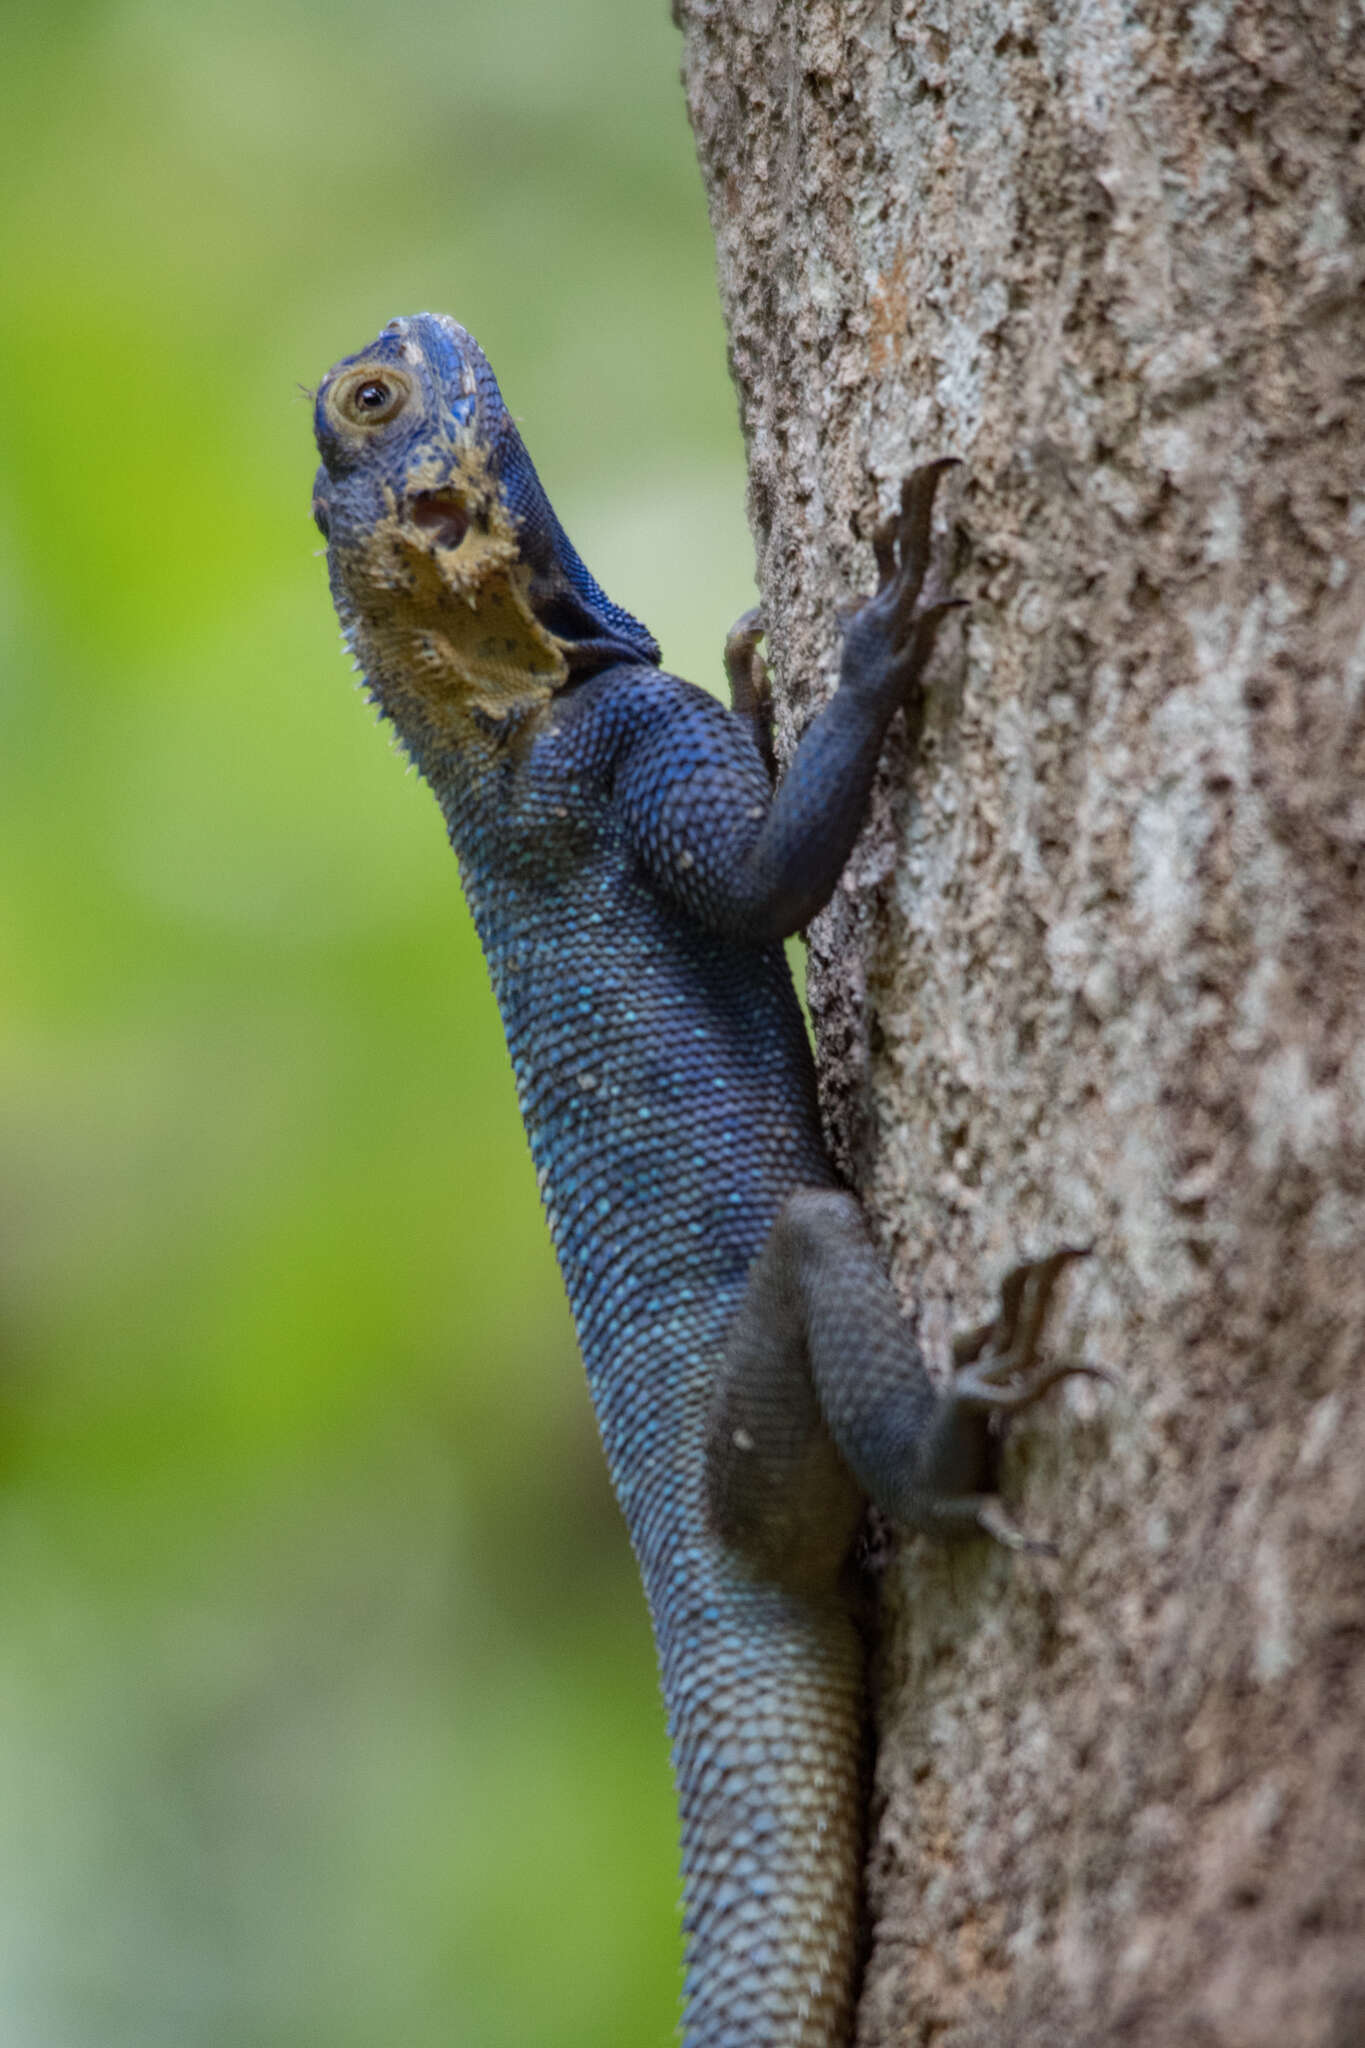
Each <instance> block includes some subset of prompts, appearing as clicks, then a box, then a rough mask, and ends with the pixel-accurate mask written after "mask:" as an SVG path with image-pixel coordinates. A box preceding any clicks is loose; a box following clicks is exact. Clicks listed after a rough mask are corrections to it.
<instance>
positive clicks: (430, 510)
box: [408, 491, 469, 548]
mask: <svg viewBox="0 0 1365 2048" xmlns="http://www.w3.org/2000/svg"><path fill="white" fill-rule="evenodd" d="M408 517H409V519H410V520H411V521H412V523H413V525H414V526H416V527H418V528H420V530H421V531H422V532H423V533H426V534H430V536H431V538H432V539H433V540H434V541H435V543H436V545H437V547H438V548H457V547H458V546H459V545H460V542H461V541H462V540H463V539H464V537H465V535H466V534H467V533H468V531H469V514H468V512H467V511H466V510H465V508H464V506H463V505H462V504H461V503H460V501H459V499H458V498H457V497H456V496H455V494H454V492H453V491H416V492H414V494H413V496H412V497H411V498H410V499H409V500H408Z"/></svg>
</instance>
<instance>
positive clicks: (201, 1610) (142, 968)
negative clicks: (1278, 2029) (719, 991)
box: [0, 0, 752, 2048]
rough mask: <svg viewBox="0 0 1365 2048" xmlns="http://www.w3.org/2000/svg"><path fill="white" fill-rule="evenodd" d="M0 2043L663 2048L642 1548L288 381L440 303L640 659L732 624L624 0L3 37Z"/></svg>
mask: <svg viewBox="0 0 1365 2048" xmlns="http://www.w3.org/2000/svg"><path fill="white" fill-rule="evenodd" d="M4 21H5V32H6V33H5V46H6V62H5V66H4V81H3V85H0V94H3V100H4V118H3V124H0V151H2V152H3V156H4V179H5V192H6V198H7V209H6V211H7V216H8V220H7V226H6V228H5V230H4V233H5V237H6V242H7V247H6V250H5V256H6V262H5V277H6V282H7V289H6V292H5V295H4V300H3V304H2V305H0V351H2V352H3V375H4V379H5V383H6V387H7V389H8V391H9V393H10V397H11V403H10V404H9V405H8V406H7V408H6V426H7V429H8V431H7V435H6V437H5V452H4V457H3V461H4V471H3V479H2V480H0V543H3V557H2V559H3V571H2V572H0V633H2V634H3V638H4V641H5V654H6V660H5V663H4V681H3V695H2V696H0V805H3V816H4V832H3V847H2V850H0V991H2V992H0V1143H2V1145H3V1153H2V1155H0V1205H2V1207H0V1286H2V1288H3V1292H2V1294H0V1319H2V1321H0V1338H2V1340H3V1377H2V1378H0V1453H2V1458H0V1546H3V1557H2V1558H0V1805H2V1806H3V1810H4V1812H5V1815H6V1825H5V1827H4V1829H3V1831H2V1832H0V1929H2V1930H3V1934H2V1937H0V2012H2V2013H3V2014H4V2021H3V2038H4V2040H5V2042H6V2043H7V2044H10V2048H125V2044H127V2048H132V2044H137V2048H161V2044H166V2048H171V2044H174V2048H191V2044H192V2048H218V2044H222V2048H265V2044H280V2048H286V2044H287V2048H309V2044H312V2043H317V2044H319V2048H321V2044H326V2048H351V2044H355V2048H362V2044H364V2048H392V2044H394V2043H397V2042H402V2043H403V2044H404V2048H422V2044H424V2043H432V2044H436V2043H440V2044H442V2048H450V2044H452V2043H457V2044H459V2048H500V2044H508V2048H511V2044H517V2048H524V2044H526V2043H528V2042H533V2043H535V2044H536V2048H588V2044H592V2048H602V2044H603V2043H610V2042H616V2041H622V2042H625V2041H629V2042H632V2043H640V2044H645V2043H648V2042H651V2041H654V2042H658V2043H660V2044H662V2043H664V2042H665V2041H667V2040H668V2038H669V2036H670V2031H671V2028H672V2024H673V2019H674V2014H675V2010H676V1996H677V1957H676V1950H677V1936H676V1926H675V1918H674V1899H675V1894H676V1877H675V1849H674V1824H673V1814H672V1799H671V1790H670V1786H669V1782H668V1774H667V1766H666V1757H665V1747H664V1737H663V1727H662V1714H661V1711H660V1708H659V1706H658V1704H657V1700H656V1696H655V1680H654V1670H653V1657H652V1651H651V1648H650V1644H649V1638H648V1631H647V1626H646V1622H645V1617H644V1612H643V1607H642V1603H641V1599H640V1595H639V1592H638V1590H637V1587H636V1583H635V1577H634V1569H633V1566H632V1564H631V1561H630V1558H629V1554H628V1551H627V1548H626V1544H625V1539H624V1534H623V1531H622V1529H621V1526H620V1523H619V1520H618V1517H617V1515H616V1511H615V1508H614V1506H613V1504H612V1502H611V1499H610V1496H609V1494H608V1492H607V1489H606V1483H605V1479H604V1477H603V1473H602V1469H601V1463H600V1458H599V1455H598V1451H597V1447H596V1439H595V1433H594V1429H593V1424H592V1419H591V1413H590V1411H589V1409H588V1406H587V1400H586V1395H585V1393H584V1391H583V1388H582V1385H581V1373H580V1370H579V1367H578V1364H577V1360H576V1357H575V1352H574V1344H573V1337H572V1331H571V1329H570V1327H569V1323H568V1318H567V1313H566V1311H565V1309H564V1307H563V1305H562V1302H561V1298H560V1292H559V1285H558V1280H557V1277H556V1274H555V1271H554V1266H553V1261H552V1258H551V1255H550V1251H549V1247H548V1243H547V1240H546V1237H545V1233H544V1228H543V1225H542V1222H541V1219H540V1214H539V1210H538V1207H537V1204H536V1198H535V1190H534V1185H533V1180H532V1175H531V1172H530V1168H529V1163H528V1161H527V1158H526V1156H525V1152H524V1146H523V1140H522V1137H521V1131H520V1127H519V1124H518V1122H517V1117H516V1109H515V1102H514V1098H513V1093H512V1088H511V1082H510V1076H509V1073H508V1070H507V1065H506V1059H505V1055H504V1052H503V1048H502V1042H501V1037H500V1034H499V1031H498V1025H497V1020H496V1016H495V1014H494V1010H493V1004H492V1000H491V997H490V996H489V994H488V991H487V988H486V984H485V980H484V974H483V968H482V963H481V961H480V959H479V956H478V952H477V949H476V946H475V942H474V938H473V934H472V932H471V929H470V926H469V923H468V920H467V917H466V915H465V913H464V909H463V906H462V904H461V901H460V898H459V891H458V886H457V879H456V871H455V867H454V863H453V862H452V860H451V858H450V856H449V853H448V850H447V849H446V846H445V842H444V837H443V833H442V828H441V823H440V819H439V816H438V814H437V811H436V807H435V805H434V804H433V802H432V801H431V799H430V797H429V796H428V794H427V793H426V791H425V790H424V789H423V788H422V787H421V786H420V785H419V784H418V783H417V781H416V780H415V778H413V777H412V776H410V775H405V774H404V772H403V768H402V765H401V763H400V761H399V760H398V759H397V758H396V757H395V755H394V753H393V750H392V748H391V747H390V745H389V744H388V742H387V741H386V739H385V738H384V736H383V735H382V734H381V733H380V732H379V731H378V730H376V728H375V723H374V718H373V714H372V712H371V711H370V710H369V709H368V707H367V706H366V705H365V704H364V702H363V700H362V699H361V697H360V696H359V694H358V693H357V692H356V691H355V690H354V689H353V688H352V687H351V678H350V675H349V671H348V669H347V667H346V664H345V662H344V660H343V657H342V655H341V654H340V652H339V649H338V643H337V634H336V630H335V626H334V624H333V621H332V618H331V613H330V609H329V606H328V602H327V596H326V588H325V580H324V574H323V568H322V565H321V563H320V561H319V560H318V559H317V540H316V535H315V534H314V532H313V530H312V527H311V525H310V523H309V519H308V503H309V485H310V481H311V476H312V470H313V455H312V449H311V444H310V437H309V414H308V407H307V404H306V402H305V401H304V400H303V399H302V398H301V397H300V396H299V386H300V385H306V384H308V383H310V382H315V381H316V379H317V378H318V377H319V376H320V375H321V373H322V372H323V371H324V370H325V369H326V368H327V366H328V365H329V364H330V363H331V362H332V361H333V360H335V358H336V357H338V356H339V355H341V354H343V353H346V352H348V351H350V350H353V349H355V348H357V347H358V346H360V345H361V344H362V343H363V342H364V341H366V340H367V339H368V338H369V337H370V336H371V335H372V334H373V333H374V332H375V331H376V330H377V329H378V327H379V326H380V325H381V324H382V323H383V321H384V320H385V319H387V318H388V317H389V316H390V315H392V314H393V313H396V312H410V311H415V310H417V309H419V308H421V307H424V306H431V307H435V308H437V309H439V310H445V311H450V312H453V313H455V314H457V315H458V317H459V318H461V319H462V320H464V321H465V322H466V323H467V324H468V325H469V326H470V327H472V328H473V329H474V331H475V332H476V333H477V334H478V335H479V337H480V339H481V340H482V341H483V342H484V344H485V346H486V347H487V348H488V351H489V353H490V355H491V357H492V359H493V361H494V363H495V365H496V366H497V369H498V371H499V375H500V377H501V379H502V382H503V385H504V389H505V390H506V392H507V394H508V397H509V402H510V403H511V404H512V405H513V407H514V408H515V409H516V411H517V413H518V416H519V418H520V419H521V420H522V421H523V423H524V425H525V429H526V433H527V438H528V441H529V443H530V445H531V447H532V449H533V451H534V453H535V456H536V459H537V461H538V464H539V466H540V469H541V472H542V475H543V476H544V479H545V482H546V484H547V487H548V488H549V490H550V493H551V495H552V497H553V498H554V501H555V504H556V506H557V507H558V509H559V511H560V513H561V516H562V517H563V519H564V522H565V524H566V526H567V527H568V529H569V531H570V532H571V533H572V534H573V536H574V538H575V540H576V542H577V543H578V545H579V547H580V548H581V550H582V552H583V554H584V556H585V558H586V559H587V560H588V562H589V563H590V564H591V566H592V567H593V569H594V570H595V571H596V572H597V574H598V575H599V576H600V577H601V578H602V580H603V582H604V584H605V585H606V587H607V588H608V589H609V590H610V591H611V592H612V593H613V594H614V595H616V596H618V597H619V598H620V599H621V600H622V601H623V602H624V603H626V604H628V605H630V606H631V607H632V608H633V609H634V610H636V611H638V612H639V613H640V614H641V615H642V616H643V617H645V618H646V619H648V620H649V621H650V623H651V625H653V627H654V629H655V631H656V632H657V633H658V634H659V635H660V637H661V639H662V641H663V643H664V648H665V654H666V658H667V659H668V660H669V662H670V665H671V666H673V667H675V668H678V669H681V670H682V671H683V672H685V673H692V674H694V675H697V676H698V677H699V678H700V679H702V680H713V679H714V678H715V677H716V676H717V674H718V671H719V648H720V644H721V639H722V636H723V633H724V630H725V628H726V626H727V624H728V623H729V621H730V619H731V618H733V617H734V615H735V614H736V613H737V612H738V611H739V610H741V609H742V607H743V606H744V605H745V604H746V603H747V602H751V601H752V582H751V561H752V557H751V550H750V545H749V541H748V536H747V532H746V530H745V527H744V523H743V506H742V498H743V482H742V469H741V454H740V448H739V441H738V433H737V428H736V425H735V418H734V406H733V399H732V396H731V393H730V390H729V387H728V385H727V382H726V378H725V369H724V350H723V337H722V332H721V327H720V320H719V314H718V309H717V306H716V300H715V291H714V283H713V272H712V250H711V244H710V239H709V235H708V230H707V225H706V220H705V214H704V207H703V200H702V193H701V187H700V182H699V179H698V176H697V172H696V168H695V165H694V162H693V159H692V154H691V147H690V138H689V136H688V132H687V126H686V119H685V114H684V108H683V103H682V95H681V91H680V89H679V87H678V84H677V77H676V74H677V68H678V59H679V52H678V47H677V38H676V35H675V33H674V32H673V30H672V29H671V28H670V26H669V23H668V18H667V10H666V7H665V5H664V0H649V4H647V5H644V6H635V5H629V6H622V5H620V4H619V0H502V4H501V5H500V6H498V7H492V8H478V9H476V8H472V7H466V6H461V5H459V4H455V5H449V4H447V5H444V6H437V5H431V6H423V5H419V4H416V0H397V4H390V5H389V6H387V7H385V8H383V9H378V10H376V9H373V8H370V7H361V6H359V5H354V4H348V0H340V4H334V5H328V6H323V5H321V4H317V0H312V4H308V0H269V4H266V0H238V4H236V5H233V6H231V7H229V6H228V5H226V4H218V5H205V4H198V5H195V4H181V0H143V4H129V5H116V4H110V5H99V4H86V5H73V4H66V5H63V4H60V0H54V4H50V5H48V6H47V7H45V8H41V9H39V8H18V7H12V6H11V7H9V8H7V9H6V10H5V15H4Z"/></svg>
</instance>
